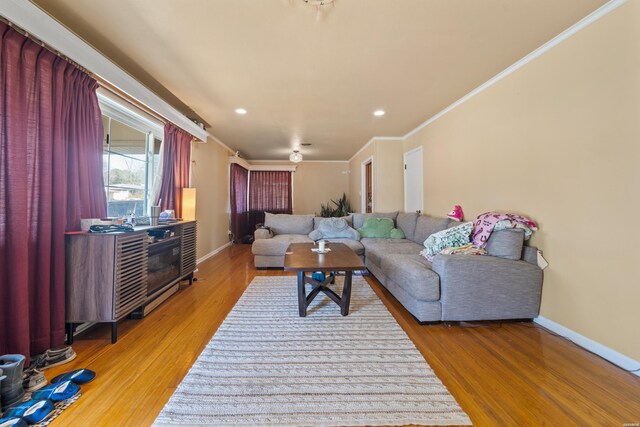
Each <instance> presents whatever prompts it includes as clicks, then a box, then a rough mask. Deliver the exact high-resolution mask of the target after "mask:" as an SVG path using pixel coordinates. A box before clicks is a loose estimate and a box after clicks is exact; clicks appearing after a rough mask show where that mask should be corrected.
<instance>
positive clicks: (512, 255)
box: [486, 228, 524, 259]
mask: <svg viewBox="0 0 640 427" xmlns="http://www.w3.org/2000/svg"><path fill="white" fill-rule="evenodd" d="M523 244H524V230H522V229H520V228H510V229H506V230H500V231H494V232H493V233H491V236H489V240H487V246H486V249H487V252H489V255H491V256H496V257H499V258H506V259H520V258H521V257H522V245H523Z"/></svg>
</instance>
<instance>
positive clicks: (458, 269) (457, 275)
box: [432, 255, 542, 320]
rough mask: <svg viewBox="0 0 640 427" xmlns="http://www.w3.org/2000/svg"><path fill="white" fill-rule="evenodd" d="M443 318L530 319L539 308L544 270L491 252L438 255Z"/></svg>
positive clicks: (435, 265)
mask: <svg viewBox="0 0 640 427" xmlns="http://www.w3.org/2000/svg"><path fill="white" fill-rule="evenodd" d="M432 268H433V271H435V272H436V273H438V275H439V276H440V295H441V297H440V302H441V304H442V320H496V319H531V318H534V317H536V316H537V315H538V313H539V311H540V297H541V295H542V270H541V269H540V268H539V267H538V266H536V265H532V264H530V263H528V262H526V261H522V260H509V259H503V258H496V257H492V256H472V255H437V256H436V257H435V259H434V260H433V264H432Z"/></svg>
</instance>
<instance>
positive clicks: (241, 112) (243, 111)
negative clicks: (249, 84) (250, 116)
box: [236, 108, 247, 115]
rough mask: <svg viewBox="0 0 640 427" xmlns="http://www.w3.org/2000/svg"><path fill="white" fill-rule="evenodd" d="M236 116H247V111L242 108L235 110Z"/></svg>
mask: <svg viewBox="0 0 640 427" xmlns="http://www.w3.org/2000/svg"><path fill="white" fill-rule="evenodd" d="M236 114H241V115H245V114H247V110H245V109H244V108H236Z"/></svg>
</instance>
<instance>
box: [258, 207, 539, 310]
mask: <svg viewBox="0 0 640 427" xmlns="http://www.w3.org/2000/svg"><path fill="white" fill-rule="evenodd" d="M368 216H378V217H388V218H392V219H393V220H394V221H395V224H396V227H397V228H399V229H401V230H402V231H403V232H404V234H405V239H375V238H363V239H361V240H360V241H356V240H347V239H336V240H334V241H339V242H342V243H345V244H347V245H349V247H351V248H352V249H353V250H354V251H355V252H356V253H357V254H358V255H361V256H363V257H364V260H365V265H366V266H367V269H368V270H369V271H370V272H371V273H372V274H373V275H375V276H376V278H377V279H378V280H379V281H380V283H382V284H383V285H384V286H385V287H386V288H387V290H389V292H390V293H391V294H392V295H393V296H394V297H395V298H396V299H397V300H398V301H399V302H400V303H401V304H402V305H403V306H404V307H405V308H406V309H407V310H408V311H409V312H410V313H411V314H412V315H413V316H414V317H415V318H416V319H417V320H418V321H420V322H439V321H470V320H499V319H531V318H534V317H536V316H537V315H538V313H539V308H540V298H541V293H542V270H541V269H540V268H539V267H538V265H537V249H536V248H534V247H530V246H525V245H523V242H524V233H523V232H522V231H521V230H515V229H511V230H501V231H497V232H494V233H492V235H491V237H490V238H489V241H488V242H487V247H486V249H487V251H488V252H489V256H471V255H436V257H435V258H434V260H433V262H432V263H431V262H429V261H427V260H426V259H425V258H424V257H423V256H421V255H420V254H419V252H420V251H421V250H422V248H423V245H422V244H423V242H424V241H425V240H426V238H427V237H429V235H431V234H432V233H435V232H438V231H441V230H444V229H445V228H448V227H451V226H454V225H457V224H459V223H457V222H455V221H451V220H449V219H448V218H434V217H429V216H424V215H422V216H419V215H417V214H416V213H400V214H398V213H397V212H392V213H378V214H353V215H352V218H351V219H352V223H353V227H354V228H356V229H357V228H360V227H362V224H363V223H364V221H365V219H366V217H368ZM317 224H318V219H314V217H313V216H311V215H309V216H306V215H270V214H268V215H267V219H266V220H265V225H267V226H269V227H271V229H272V230H273V232H272V233H270V232H269V231H268V230H256V234H255V241H254V243H253V247H252V251H253V254H254V256H255V265H256V267H258V268H263V267H282V266H283V263H284V254H285V251H286V249H287V247H288V246H289V244H290V243H295V242H311V241H312V240H311V239H310V238H309V237H308V234H309V233H310V232H311V231H312V230H313V229H314V227H315V228H317ZM330 241H331V240H330Z"/></svg>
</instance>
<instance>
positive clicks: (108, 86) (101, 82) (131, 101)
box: [93, 75, 170, 123]
mask: <svg viewBox="0 0 640 427" xmlns="http://www.w3.org/2000/svg"><path fill="white" fill-rule="evenodd" d="M93 78H95V79H96V81H97V82H98V84H99V85H100V87H101V88H102V89H104V90H107V91H109V92H111V93H112V94H114V95H115V96H117V97H118V98H120V99H121V100H123V101H125V102H127V103H129V104H131V105H132V106H134V107H135V108H139V109H140V110H142V111H144V112H145V113H147V114H148V115H150V116H152V117H153V118H155V119H156V120H159V121H161V122H162V123H167V122H170V120H167V119H166V118H165V117H163V116H162V115H160V114H158V113H157V112H155V111H153V110H152V109H151V108H149V107H147V106H146V105H144V104H143V103H141V102H139V101H138V100H137V99H135V98H133V97H131V96H129V95H127V94H126V93H125V92H123V91H121V90H120V89H118V88H117V87H115V86H114V85H112V84H111V83H109V82H108V81H106V80H104V79H103V78H101V77H100V76H96V75H93Z"/></svg>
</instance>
